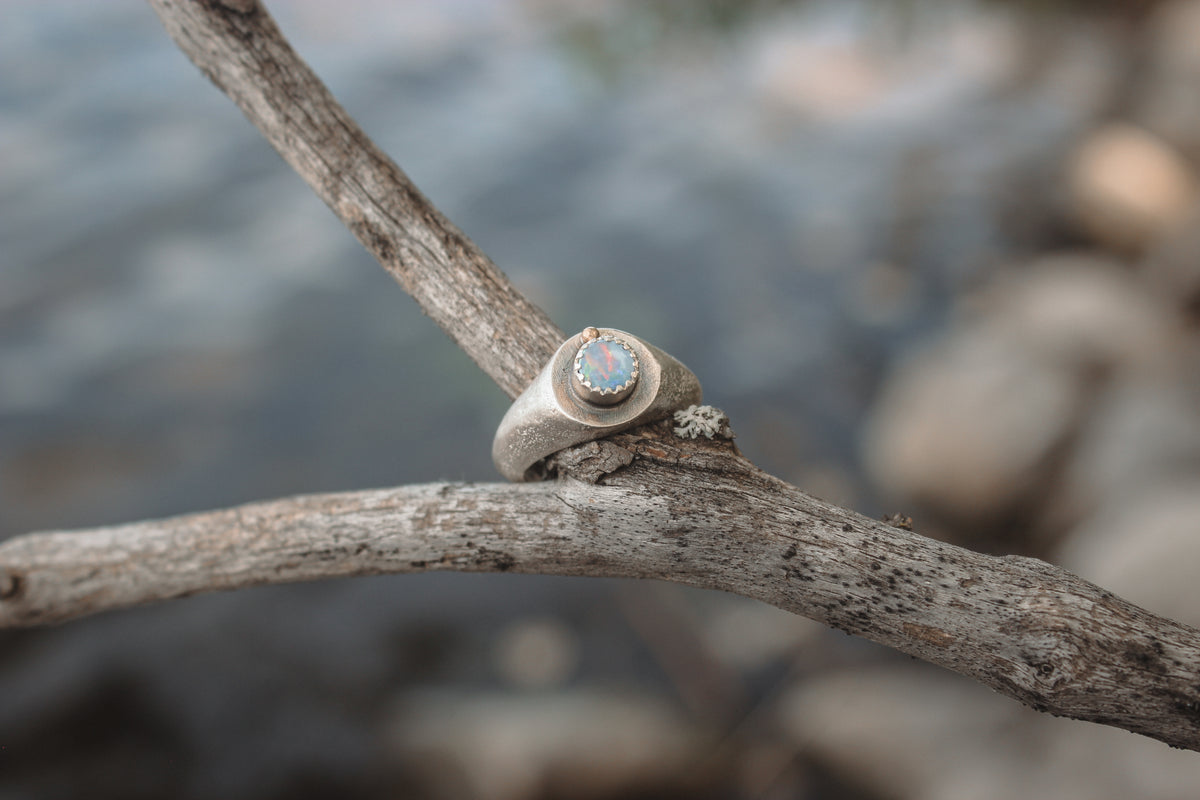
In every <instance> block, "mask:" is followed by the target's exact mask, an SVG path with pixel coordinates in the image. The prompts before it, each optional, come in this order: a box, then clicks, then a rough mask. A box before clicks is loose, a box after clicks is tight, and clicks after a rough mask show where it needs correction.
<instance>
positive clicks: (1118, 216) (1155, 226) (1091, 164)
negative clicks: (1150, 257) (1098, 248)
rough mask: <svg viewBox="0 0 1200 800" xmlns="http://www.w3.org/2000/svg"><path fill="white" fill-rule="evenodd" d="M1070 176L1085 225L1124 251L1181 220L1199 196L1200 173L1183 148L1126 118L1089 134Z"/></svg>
mask: <svg viewBox="0 0 1200 800" xmlns="http://www.w3.org/2000/svg"><path fill="white" fill-rule="evenodd" d="M1067 181H1068V187H1069V192H1070V196H1071V202H1072V207H1073V208H1072V210H1073V213H1074V216H1075V217H1076V218H1077V220H1078V221H1079V223H1080V225H1081V226H1082V227H1083V229H1084V230H1085V231H1087V233H1088V234H1090V235H1091V236H1092V237H1094V238H1095V239H1096V241H1098V242H1100V243H1101V244H1103V245H1105V246H1108V247H1112V248H1115V249H1117V250H1121V251H1128V250H1141V249H1142V248H1144V247H1146V246H1147V245H1149V244H1151V243H1152V242H1154V241H1155V240H1156V239H1158V238H1159V237H1160V236H1162V235H1163V234H1165V233H1167V232H1169V231H1171V230H1172V229H1174V228H1176V227H1177V226H1179V225H1181V224H1182V223H1183V222H1184V220H1185V219H1186V217H1187V215H1188V213H1189V212H1190V211H1191V210H1192V207H1193V206H1194V205H1195V204H1196V202H1197V191H1198V190H1197V185H1196V177H1195V175H1194V174H1193V173H1192V170H1191V168H1190V167H1189V165H1188V163H1187V162H1186V161H1185V160H1184V159H1183V157H1182V156H1181V155H1180V154H1179V153H1178V151H1176V150H1175V149H1174V148H1173V147H1171V145H1169V144H1168V143H1166V142H1165V141H1163V140H1162V139H1160V138H1159V137H1157V136H1155V135H1154V134H1152V133H1150V132H1148V131H1146V130H1145V129H1143V128H1139V127H1136V126H1133V125H1130V124H1126V123H1112V124H1109V125H1106V126H1104V127H1101V128H1099V129H1097V130H1095V131H1094V132H1092V133H1091V134H1089V135H1088V136H1087V137H1086V138H1085V139H1084V140H1083V142H1082V143H1081V144H1080V146H1079V148H1078V150H1077V151H1076V153H1075V155H1074V158H1073V159H1072V162H1071V165H1070V167H1069V174H1068V177H1067Z"/></svg>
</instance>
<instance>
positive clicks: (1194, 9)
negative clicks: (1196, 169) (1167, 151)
mask: <svg viewBox="0 0 1200 800" xmlns="http://www.w3.org/2000/svg"><path fill="white" fill-rule="evenodd" d="M1148 33H1149V38H1148V41H1147V43H1146V54H1147V60H1148V63H1147V65H1146V68H1145V76H1144V77H1143V78H1142V80H1141V81H1140V82H1139V86H1138V92H1137V97H1136V99H1135V114H1136V116H1137V118H1138V119H1139V120H1140V121H1142V122H1143V123H1144V124H1145V125H1146V126H1147V127H1148V128H1149V129H1150V130H1152V131H1154V132H1155V133H1156V134H1158V135H1159V136H1162V137H1163V138H1164V139H1166V140H1167V141H1169V142H1171V143H1172V144H1173V145H1174V146H1175V147H1178V148H1179V149H1180V150H1182V151H1183V152H1184V154H1186V155H1188V156H1190V157H1191V158H1192V159H1197V160H1200V45H1198V44H1197V43H1198V42H1200V0H1183V1H1182V2H1174V3H1164V4H1163V5H1162V6H1161V7H1160V8H1159V9H1158V10H1157V11H1156V12H1155V14H1154V16H1153V18H1152V19H1151V22H1150V26H1149V31H1148Z"/></svg>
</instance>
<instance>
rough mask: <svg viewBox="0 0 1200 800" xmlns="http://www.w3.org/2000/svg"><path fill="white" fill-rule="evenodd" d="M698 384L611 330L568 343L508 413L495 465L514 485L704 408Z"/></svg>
mask: <svg viewBox="0 0 1200 800" xmlns="http://www.w3.org/2000/svg"><path fill="white" fill-rule="evenodd" d="M700 397H701V392H700V381H699V380H697V379H696V376H695V375H694V374H692V371H691V370H690V369H688V368H687V367H685V366H684V365H683V364H681V363H679V361H677V360H676V359H675V358H673V357H671V356H669V355H667V354H666V353H664V352H663V351H662V350H659V349H658V348H657V347H655V346H653V345H650V344H646V343H645V342H643V341H641V340H640V339H638V338H637V337H635V336H632V335H631V334H628V333H625V332H624V331H618V330H615V329H613V328H585V329H584V330H583V331H582V332H580V333H578V334H576V335H574V336H572V337H571V338H569V339H567V340H566V341H565V342H563V343H562V345H561V346H560V347H559V348H558V350H557V352H555V354H554V356H553V358H551V359H550V361H549V363H547V364H546V366H545V367H543V368H542V371H541V372H539V373H538V376H537V377H536V378H534V379H533V383H531V384H529V386H528V387H526V389H525V391H524V392H522V393H521V396H520V397H518V398H517V399H516V400H515V401H514V402H513V404H512V407H511V408H509V409H508V413H507V414H505V415H504V419H502V420H501V421H500V427H499V428H498V429H497V430H496V438H495V440H494V441H493V442H492V461H494V462H495V464H496V469H498V470H500V472H501V474H503V475H504V477H506V478H508V479H509V480H510V481H527V480H533V479H536V478H537V477H539V473H538V472H537V470H535V469H534V467H536V466H537V464H538V463H539V462H540V461H542V459H544V458H546V457H547V456H549V455H553V454H554V453H557V452H558V451H559V450H562V449H564V448H567V447H572V446H574V445H577V444H583V443H584V442H590V441H593V440H595V439H601V438H603V437H605V436H608V435H609V434H613V433H617V432H618V431H623V430H626V429H628V428H633V427H636V426H638V425H644V424H645V423H647V422H653V421H655V420H658V419H662V418H664V417H667V416H669V415H670V414H671V412H673V411H676V410H678V409H680V408H686V407H687V406H690V405H694V404H699V403H700Z"/></svg>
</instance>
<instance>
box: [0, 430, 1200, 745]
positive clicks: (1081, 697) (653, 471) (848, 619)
mask: <svg viewBox="0 0 1200 800" xmlns="http://www.w3.org/2000/svg"><path fill="white" fill-rule="evenodd" d="M606 444H607V447H605V448H594V447H589V446H586V445H585V446H583V447H581V448H577V449H576V451H575V452H574V453H572V454H570V458H566V459H560V465H559V471H560V473H561V475H560V477H559V478H558V479H557V480H556V481H553V482H547V483H539V484H522V485H508V484H474V485H473V484H448V483H443V484H427V485H423V486H409V487H402V488H398V489H379V490H374V491H364V492H348V493H343V494H330V495H313V496H308V497H297V498H292V499H289V500H277V501H274V502H267V503H257V504H253V505H248V506H242V507H240V508H235V509H231V510H227V511H214V512H210V513H206V514H195V515H190V516H184V517H176V518H174V519H167V520H159V521H153V522H139V523H134V524H131V525H121V526H116V527H111V528H99V529H96V530H91V531H77V532H63V533H41V534H33V535H30V536H24V537H20V538H17V539H14V540H11V541H9V542H5V543H3V544H0V565H2V566H3V568H4V569H5V570H6V571H7V574H8V575H9V580H10V581H11V582H15V584H16V586H17V587H18V589H17V591H16V592H15V593H10V595H11V596H10V597H8V599H7V600H5V601H3V602H0V626H11V625H28V624H35V623H45V622H58V621H62V620H64V619H68V618H70V617H74V616H78V615H82V614H88V613H92V612H95V611H100V610H104V609H110V608H116V607H120V606H129V605H134V604H138V603H145V602H149V601H155V600H165V599H168V598H172V597H181V596H184V595H189V594H194V593H197V592H205V591H212V590H214V589H236V588H240V587H245V586H255V585H259V584H266V583H282V582H288V581H298V580H312V579H317V578H330V577H344V576H351V575H374V574H380V573H403V572H423V571H428V570H460V571H466V572H527V573H539V574H552V575H591V576H621V577H638V578H659V579H663V580H669V581H675V582H678V583H685V584H689V585H692V586H700V587H705V588H709V589H720V590H724V591H728V592H734V593H736V594H740V595H744V596H746V597H752V598H756V599H758V600H762V601H763V602H766V603H770V604H771V605H774V606H778V607H780V608H784V609H787V610H789V611H793V612H795V613H797V614H802V615H804V616H806V617H811V618H812V619H816V620H820V621H821V622H824V623H826V624H829V625H832V626H834V627H837V628H840V629H842V630H845V631H846V632H848V633H853V634H857V635H859V636H864V637H866V638H868V639H872V640H874V641H876V642H880V643H882V644H885V645H889V646H891V647H895V648H897V649H899V650H902V651H904V652H906V653H910V654H911V655H914V656H917V657H919V658H923V659H925V660H927V661H931V662H933V663H935V664H940V665H942V666H944V667H946V668H948V669H951V670H954V671H955V672H960V673H963V674H965V675H970V676H972V677H974V678H976V679H978V680H979V681H981V682H983V683H985V684H987V685H988V686H991V687H992V688H994V689H996V690H997V691H999V692H1002V693H1004V694H1007V695H1009V696H1010V697H1014V698H1016V699H1017V700H1020V701H1021V702H1023V703H1026V704H1028V705H1030V706H1032V707H1034V708H1037V709H1039V710H1042V711H1048V712H1051V713H1054V714H1059V715H1062V716H1068V717H1075V718H1077V719H1086V720H1092V721H1095V722H1101V723H1105V724H1108V725H1115V726H1117V727H1121V728H1127V729H1129V730H1132V731H1137V732H1138V733H1143V734H1146V735H1148V736H1153V737H1155V738H1158V739H1162V740H1163V741H1165V742H1168V743H1170V744H1172V745H1176V746H1178V747H1186V748H1191V749H1200V631H1196V630H1194V629H1192V628H1189V627H1186V626H1184V625H1180V624H1178V623H1176V622H1172V621H1170V620H1167V619H1163V618H1161V617H1157V616H1155V615H1153V614H1151V613H1149V612H1147V611H1145V610H1143V609H1140V608H1137V607H1136V606H1133V605H1131V604H1130V603H1127V602H1125V601H1124V600H1122V599H1120V598H1118V597H1115V596H1114V595H1112V594H1111V593H1109V592H1106V591H1104V590H1103V589H1101V588H1099V587H1097V586H1094V585H1092V584H1090V583H1088V582H1087V581H1084V580H1082V579H1080V578H1078V577H1075V576H1074V575H1071V574H1070V573H1067V572H1065V571H1063V570H1061V569H1059V568H1057V567H1054V566H1051V565H1050V564H1046V563H1045V562H1042V561H1037V560H1035V559H1029V558H1019V557H1005V558H999V557H995V556H987V555H982V554H980V553H974V552H971V551H969V550H964V549H962V548H959V547H954V546H952V545H948V544H945V543H942V542H937V541H934V540H932V539H927V538H925V537H922V536H920V535H918V534H916V533H913V532H911V531H907V530H903V529H901V528H897V527H895V526H893V525H888V524H886V523H883V522H878V521H875V520H871V519H868V518H866V517H863V516H861V515H859V514H856V513H854V512H852V511H847V510H844V509H841V508H838V507H836V506H832V505H830V504H828V503H824V502H822V501H820V500H817V499H815V498H812V497H810V496H808V495H806V494H804V493H803V492H801V491H800V490H799V489H796V488H795V487H793V486H789V485H787V484H785V483H783V482H782V481H779V480H777V479H775V478H772V477H771V476H769V475H767V474H765V473H763V472H761V471H760V470H758V469H756V468H755V467H754V466H753V465H751V464H750V463H749V462H747V461H746V460H745V459H743V458H742V457H741V456H740V455H739V454H738V453H737V451H736V449H735V448H734V447H733V446H732V445H731V444H729V443H727V442H721V441H714V442H708V441H705V440H703V439H702V440H699V441H697V442H691V441H684V440H682V439H679V438H677V437H676V436H675V435H674V434H673V433H672V432H671V426H670V423H669V422H663V423H658V424H657V425H652V426H649V427H647V428H644V429H642V430H640V431H636V432H633V433H628V434H622V435H619V436H616V437H613V439H612V440H610V442H608V443H606ZM614 448H619V449H621V450H623V451H625V452H626V453H627V457H622V458H619V459H614V458H612V452H611V450H612V449H614ZM567 461H569V462H571V463H572V464H574V465H575V466H573V467H572V468H571V469H572V470H573V471H571V472H568V470H567V468H566V467H565V466H564V464H565V463H566V462H567ZM622 462H628V465H627V466H622ZM605 470H612V471H611V472H608V473H607V474H605ZM577 476H578V477H577ZM581 478H583V479H581ZM592 480H595V481H597V482H595V483H592V482H590V481H592Z"/></svg>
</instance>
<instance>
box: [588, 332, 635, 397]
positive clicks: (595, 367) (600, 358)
mask: <svg viewBox="0 0 1200 800" xmlns="http://www.w3.org/2000/svg"><path fill="white" fill-rule="evenodd" d="M575 363H576V365H577V366H576V370H577V372H578V374H579V377H580V378H582V379H583V381H584V383H585V384H586V385H587V386H588V387H589V388H591V389H592V391H595V392H600V393H602V394H609V393H615V392H619V391H621V390H622V389H626V388H628V387H629V385H630V383H631V382H632V381H633V380H634V379H635V378H636V377H637V360H636V359H635V358H634V355H633V351H631V350H630V349H629V348H628V347H627V346H626V345H625V344H624V343H623V342H619V341H616V340H615V339H611V338H608V337H605V338H602V339H594V340H592V341H590V342H588V343H587V344H585V345H584V346H583V347H581V348H579V354H578V355H577V356H576V359H575Z"/></svg>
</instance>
